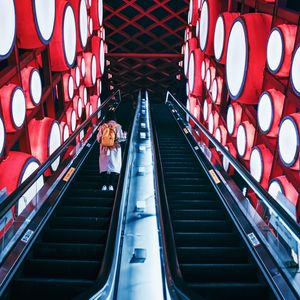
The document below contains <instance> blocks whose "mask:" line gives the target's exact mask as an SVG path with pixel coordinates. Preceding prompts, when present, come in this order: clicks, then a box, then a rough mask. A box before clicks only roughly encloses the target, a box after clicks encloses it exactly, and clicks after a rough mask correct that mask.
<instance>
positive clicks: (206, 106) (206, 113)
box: [203, 99, 208, 121]
mask: <svg viewBox="0 0 300 300" xmlns="http://www.w3.org/2000/svg"><path fill="white" fill-rule="evenodd" d="M203 118H204V121H207V119H208V102H207V99H205V101H204V103H203Z"/></svg>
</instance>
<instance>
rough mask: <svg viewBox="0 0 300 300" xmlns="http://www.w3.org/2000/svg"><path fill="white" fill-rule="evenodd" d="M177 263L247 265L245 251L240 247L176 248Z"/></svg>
mask: <svg viewBox="0 0 300 300" xmlns="http://www.w3.org/2000/svg"><path fill="white" fill-rule="evenodd" d="M176 251H177V255H178V258H179V261H180V262H181V263H182V264H193V263H194V262H195V261H197V263H199V264H233V263H237V264H241V263H247V262H248V257H247V254H246V253H245V249H244V248H241V247H219V248H215V247H177V248H176Z"/></svg>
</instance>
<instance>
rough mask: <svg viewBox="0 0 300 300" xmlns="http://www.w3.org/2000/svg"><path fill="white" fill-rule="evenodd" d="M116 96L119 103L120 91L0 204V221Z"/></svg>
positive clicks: (105, 102)
mask: <svg viewBox="0 0 300 300" xmlns="http://www.w3.org/2000/svg"><path fill="white" fill-rule="evenodd" d="M116 95H118V98H119V101H118V102H117V104H119V103H120V101H121V92H120V90H117V91H115V92H114V93H113V94H112V95H110V96H109V97H108V98H107V99H106V100H105V101H104V102H103V103H102V104H101V106H100V107H98V109H97V110H96V111H95V112H94V113H93V114H92V115H90V117H89V118H88V119H86V120H85V121H84V122H83V123H82V124H81V125H80V126H79V127H78V128H76V130H75V131H74V132H73V133H72V135H70V136H69V138H68V139H67V140H66V141H65V142H64V143H63V144H62V145H60V146H59V147H58V148H57V149H56V150H55V151H54V152H53V153H52V154H51V156H50V157H49V158H48V159H47V160H46V161H45V162H44V163H43V164H42V165H41V166H39V168H38V169H36V170H35V171H34V172H33V173H32V174H31V175H30V176H29V177H28V178H27V179H26V180H25V181H24V182H23V183H22V184H20V185H19V187H18V188H17V189H16V190H15V191H14V192H12V193H11V194H10V195H9V196H8V197H7V198H6V199H5V200H4V201H3V202H2V203H0V220H1V219H2V218H3V217H4V216H5V214H6V213H7V212H8V211H9V210H10V209H11V207H12V206H14V205H15V204H16V203H17V202H18V201H19V199H20V198H21V197H22V195H23V194H25V193H26V191H27V190H28V189H29V188H30V187H31V186H32V185H33V184H34V183H35V182H36V181H37V180H38V178H39V177H40V176H42V175H43V174H44V172H45V171H46V170H47V169H48V168H49V167H50V166H51V165H52V163H53V162H55V160H56V159H57V158H58V157H59V156H61V155H62V154H63V153H64V151H65V150H66V149H67V147H69V146H70V145H71V143H72V142H73V141H74V140H75V139H76V137H77V135H78V134H79V133H80V132H81V131H82V130H83V129H85V128H86V127H88V126H89V124H90V123H91V122H92V120H93V118H95V117H97V115H98V113H99V112H100V111H101V110H102V109H103V108H105V107H106V105H107V104H108V103H109V102H110V101H111V100H113V99H116Z"/></svg>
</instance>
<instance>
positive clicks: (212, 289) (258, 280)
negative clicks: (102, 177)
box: [153, 105, 274, 300]
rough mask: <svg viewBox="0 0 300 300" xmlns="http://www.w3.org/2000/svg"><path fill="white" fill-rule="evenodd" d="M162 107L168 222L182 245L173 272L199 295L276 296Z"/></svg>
mask: <svg viewBox="0 0 300 300" xmlns="http://www.w3.org/2000/svg"><path fill="white" fill-rule="evenodd" d="M160 106H161V107H157V108H156V109H155V112H154V113H153V121H154V124H155V126H156V129H157V140H158V145H157V146H158V147H157V149H158V150H159V156H160V160H161V162H162V170H161V171H162V172H161V173H162V175H163V181H164V187H165V192H166V193H165V195H166V197H165V198H166V199H165V200H166V202H165V206H162V207H164V209H165V211H163V220H164V223H165V222H166V221H167V219H169V218H170V221H171V226H170V227H169V228H170V230H172V231H173V232H172V233H170V232H169V233H168V232H165V235H168V236H172V235H173V237H174V243H175V248H176V250H175V251H176V252H175V253H174V249H173V247H172V245H171V246H170V245H169V246H167V253H168V257H175V260H173V263H174V261H176V260H177V262H176V264H177V263H178V267H179V268H177V267H176V266H175V267H174V266H173V270H174V271H173V274H172V276H177V277H178V278H179V281H180V282H182V285H183V286H184V288H185V290H186V291H191V295H192V296H191V298H193V299H214V300H217V299H223V300H224V299H231V300H233V299H249V300H250V299H251V300H253V299H273V297H274V296H273V295H272V292H271V290H270V288H269V287H268V286H267V284H266V281H265V279H264V278H263V275H262V274H261V272H260V270H259V268H258V266H257V265H256V263H255V261H254V259H253V258H252V256H251V254H250V252H249V250H248V249H247V246H246V245H245V244H244V241H243V240H242V238H241V237H240V234H239V233H238V231H237V229H236V228H235V225H234V223H233V221H232V220H231V218H230V216H229V214H228V212H227V211H226V209H225V207H224V206H223V203H222V201H221V200H220V198H219V196H218V194H217V192H216V191H215V189H214V187H213V185H212V184H211V182H210V180H209V179H208V177H207V175H206V173H205V171H204V169H203V168H202V166H201V165H200V164H199V161H198V160H197V158H196V157H195V155H194V153H193V151H192V150H191V148H190V146H189V144H188V142H187V140H186V138H185V137H184V135H183V134H182V132H181V131H180V129H179V127H178V126H177V124H176V122H175V120H174V119H173V118H172V116H171V114H170V113H169V111H168V110H167V109H166V107H165V106H162V105H160ZM162 198H163V197H162ZM167 209H168V210H169V211H166V210H167ZM165 227H167V226H165ZM173 245H174V244H173ZM170 252H173V253H170ZM170 263H172V262H169V264H170ZM177 281H178V280H177Z"/></svg>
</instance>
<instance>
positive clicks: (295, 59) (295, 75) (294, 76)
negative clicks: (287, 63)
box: [291, 46, 300, 96]
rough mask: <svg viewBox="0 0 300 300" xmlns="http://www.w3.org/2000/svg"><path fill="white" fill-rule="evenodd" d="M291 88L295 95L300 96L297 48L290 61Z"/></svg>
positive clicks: (299, 69) (299, 63)
mask: <svg viewBox="0 0 300 300" xmlns="http://www.w3.org/2000/svg"><path fill="white" fill-rule="evenodd" d="M291 80H292V86H293V88H294V90H295V92H296V93H297V95H298V96H299V95H300V47H299V46H298V48H297V50H296V52H295V54H294V57H293V61H292V72H291Z"/></svg>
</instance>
